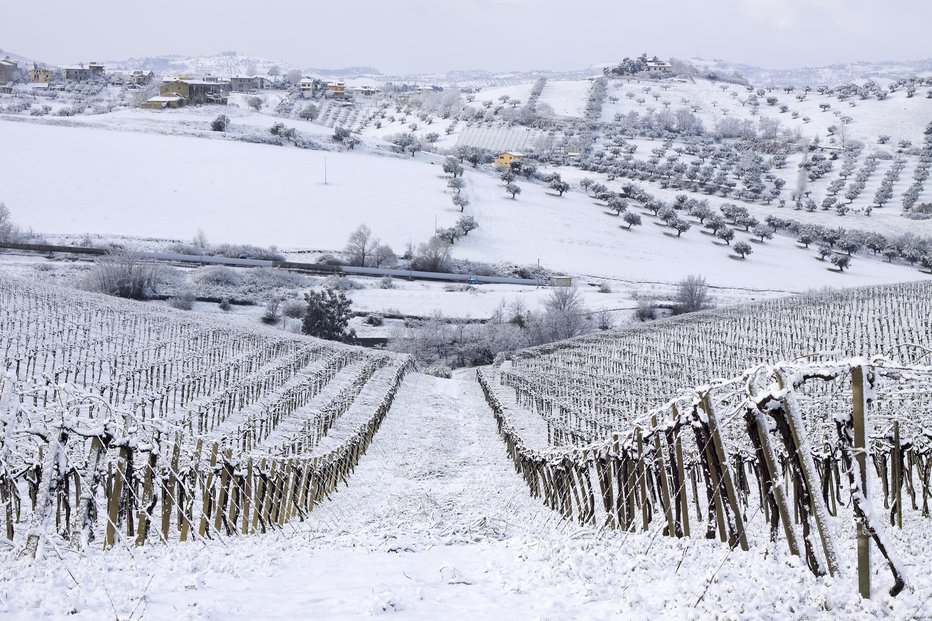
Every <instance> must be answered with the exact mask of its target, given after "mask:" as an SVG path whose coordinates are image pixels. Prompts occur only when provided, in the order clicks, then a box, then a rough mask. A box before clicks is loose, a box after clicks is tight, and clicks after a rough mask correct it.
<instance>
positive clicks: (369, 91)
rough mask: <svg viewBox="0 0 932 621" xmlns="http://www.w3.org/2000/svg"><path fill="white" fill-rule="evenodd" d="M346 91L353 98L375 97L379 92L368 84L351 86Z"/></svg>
mask: <svg viewBox="0 0 932 621" xmlns="http://www.w3.org/2000/svg"><path fill="white" fill-rule="evenodd" d="M348 90H349V92H350V94H351V95H353V96H357V95H361V96H363V97H371V96H372V95H375V94H376V93H378V92H379V89H377V88H376V87H374V86H372V85H369V84H364V85H362V86H351V87H349V89H348Z"/></svg>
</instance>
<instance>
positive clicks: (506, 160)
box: [494, 151, 524, 168]
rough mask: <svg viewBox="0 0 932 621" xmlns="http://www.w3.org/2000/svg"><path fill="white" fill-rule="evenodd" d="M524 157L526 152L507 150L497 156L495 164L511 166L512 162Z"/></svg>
mask: <svg viewBox="0 0 932 621" xmlns="http://www.w3.org/2000/svg"><path fill="white" fill-rule="evenodd" d="M523 159H524V153H518V152H517V151H505V152H504V153H500V154H499V155H498V157H496V158H495V162H494V164H495V165H496V166H507V167H508V168H511V164H512V162H520V161H521V160H523Z"/></svg>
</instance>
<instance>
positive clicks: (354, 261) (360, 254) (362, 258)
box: [344, 224, 379, 267]
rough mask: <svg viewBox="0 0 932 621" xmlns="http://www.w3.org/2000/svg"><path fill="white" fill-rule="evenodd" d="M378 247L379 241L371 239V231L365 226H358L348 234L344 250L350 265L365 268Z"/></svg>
mask: <svg viewBox="0 0 932 621" xmlns="http://www.w3.org/2000/svg"><path fill="white" fill-rule="evenodd" d="M378 245H379V240H378V239H376V238H375V237H373V235H372V230H371V229H370V228H369V227H368V226H366V225H365V224H360V225H359V227H358V228H357V229H356V230H355V231H353V232H352V233H351V234H350V236H349V239H348V240H347V241H346V248H345V249H344V250H345V252H346V254H347V255H349V262H350V265H358V266H360V267H366V265H367V263H368V262H370V261H371V258H372V254H373V253H374V252H375V249H376V248H377V247H378Z"/></svg>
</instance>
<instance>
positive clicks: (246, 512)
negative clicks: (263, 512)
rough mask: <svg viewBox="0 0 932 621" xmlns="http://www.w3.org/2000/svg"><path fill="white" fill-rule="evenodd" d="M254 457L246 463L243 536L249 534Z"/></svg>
mask: <svg viewBox="0 0 932 621" xmlns="http://www.w3.org/2000/svg"><path fill="white" fill-rule="evenodd" d="M252 493H253V484H252V457H250V458H249V459H248V460H247V461H246V481H245V483H244V484H243V531H242V532H243V534H244V535H248V534H249V505H250V502H251V500H252Z"/></svg>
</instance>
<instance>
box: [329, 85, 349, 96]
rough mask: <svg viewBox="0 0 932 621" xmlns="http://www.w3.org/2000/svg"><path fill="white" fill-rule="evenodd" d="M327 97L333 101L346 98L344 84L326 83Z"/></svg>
mask: <svg viewBox="0 0 932 621" xmlns="http://www.w3.org/2000/svg"><path fill="white" fill-rule="evenodd" d="M327 96H328V97H332V98H333V99H343V98H344V97H346V84H345V83H343V82H328V83H327Z"/></svg>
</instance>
